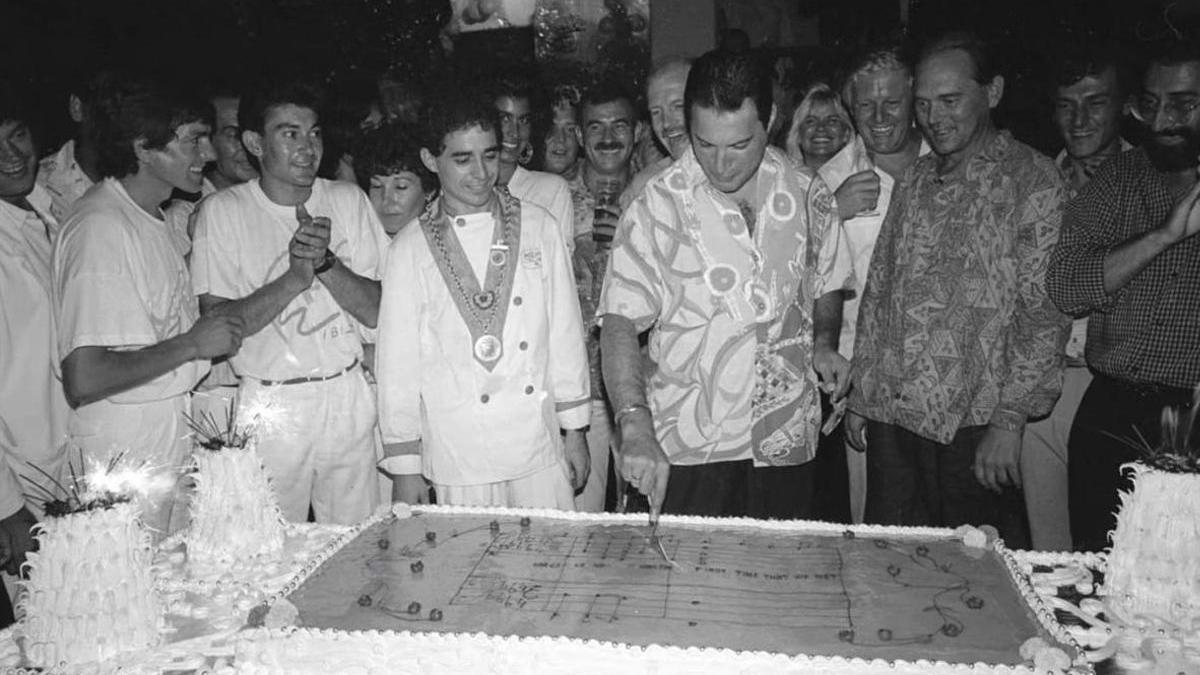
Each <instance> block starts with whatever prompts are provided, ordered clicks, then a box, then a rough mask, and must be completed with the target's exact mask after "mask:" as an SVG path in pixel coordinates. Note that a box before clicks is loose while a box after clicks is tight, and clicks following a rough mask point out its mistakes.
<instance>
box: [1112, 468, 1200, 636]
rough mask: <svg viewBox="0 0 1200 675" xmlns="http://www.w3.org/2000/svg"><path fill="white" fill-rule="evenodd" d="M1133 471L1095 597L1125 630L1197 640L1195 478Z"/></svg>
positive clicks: (1199, 496) (1198, 504)
mask: <svg viewBox="0 0 1200 675" xmlns="http://www.w3.org/2000/svg"><path fill="white" fill-rule="evenodd" d="M1133 471H1134V477H1133V490H1131V491H1130V492H1126V493H1123V494H1122V495H1121V501H1122V506H1121V511H1120V513H1119V514H1118V515H1117V528H1116V530H1114V531H1113V533H1112V552H1111V553H1109V555H1108V572H1107V576H1106V577H1105V581H1104V586H1103V588H1102V589H1101V591H1100V593H1101V595H1103V596H1106V605H1107V606H1108V609H1109V611H1110V612H1112V613H1113V614H1115V615H1116V618H1118V619H1119V620H1120V621H1121V622H1122V623H1124V624H1126V625H1129V626H1136V627H1142V628H1153V629H1155V630H1157V629H1160V628H1162V629H1167V630H1170V631H1172V632H1175V631H1183V632H1184V633H1185V634H1191V635H1196V634H1200V475H1197V474H1192V473H1169V472H1166V471H1162V470H1159V469H1152V468H1150V467H1147V466H1145V465H1143V464H1135V465H1133Z"/></svg>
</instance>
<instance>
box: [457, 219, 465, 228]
mask: <svg viewBox="0 0 1200 675" xmlns="http://www.w3.org/2000/svg"><path fill="white" fill-rule="evenodd" d="M454 224H455V225H457V226H459V227H464V226H466V224H467V220H466V219H465V218H455V219H454Z"/></svg>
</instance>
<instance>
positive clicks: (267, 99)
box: [238, 78, 325, 134]
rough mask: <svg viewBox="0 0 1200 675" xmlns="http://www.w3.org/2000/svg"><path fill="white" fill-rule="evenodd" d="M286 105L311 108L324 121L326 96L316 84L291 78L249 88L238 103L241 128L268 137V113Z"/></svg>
mask: <svg viewBox="0 0 1200 675" xmlns="http://www.w3.org/2000/svg"><path fill="white" fill-rule="evenodd" d="M283 105H294V106H296V107H298V108H308V109H309V110H312V111H313V112H315V113H316V114H317V119H318V120H320V119H321V113H322V112H324V110H325V93H324V91H323V90H322V89H321V88H320V87H318V86H317V85H316V84H314V83H312V82H309V81H306V80H302V79H291V78H278V79H275V78H273V79H268V80H266V81H265V82H262V83H259V84H258V85H255V86H251V87H249V88H248V89H247V90H246V92H245V93H244V94H243V95H242V98H241V100H240V101H239V102H238V126H239V127H241V129H242V130H243V131H253V132H256V133H259V134H263V133H266V131H267V129H266V126H267V111H268V110H270V109H271V108H275V107H278V106H283Z"/></svg>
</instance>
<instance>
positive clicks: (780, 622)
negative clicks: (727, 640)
mask: <svg viewBox="0 0 1200 675" xmlns="http://www.w3.org/2000/svg"><path fill="white" fill-rule="evenodd" d="M614 588H615V587H614V585H613V584H611V583H604V582H600V581H596V582H587V581H555V580H547V579H536V578H516V577H505V576H502V575H492V576H476V577H474V578H472V579H471V580H470V581H469V582H468V584H467V586H466V588H465V589H464V592H463V593H461V594H459V595H458V596H456V597H455V598H454V599H453V600H451V602H450V604H451V605H452V606H453V605H458V606H463V605H465V606H474V605H478V604H483V603H496V604H501V605H503V606H504V607H505V608H507V609H510V610H514V611H522V612H535V613H543V614H546V613H548V614H549V615H550V617H549V618H551V619H555V618H558V617H560V616H563V615H574V616H582V617H584V618H585V619H589V618H590V617H592V615H594V614H596V613H597V612H596V611H595V607H596V604H597V602H598V601H600V600H602V599H608V600H609V601H611V602H612V604H613V605H614V607H613V609H612V610H611V611H610V612H609V613H608V619H607V620H608V621H609V622H610V623H611V622H613V621H616V620H618V619H647V618H657V619H667V620H675V621H688V622H699V621H716V622H719V623H722V624H731V625H744V626H771V627H787V628H818V629H825V628H832V629H840V628H844V627H848V626H849V624H848V623H847V611H846V605H847V603H848V602H849V599H848V598H846V597H845V596H844V595H842V594H841V593H838V592H828V591H812V590H794V591H782V592H781V591H779V590H755V589H747V588H733V587H726V586H719V585H716V586H714V585H706V584H679V583H671V584H669V585H664V584H656V583H649V582H647V583H624V584H621V585H620V586H619V587H616V590H614ZM518 596H519V597H518ZM539 601H540V602H539ZM749 617H753V618H749Z"/></svg>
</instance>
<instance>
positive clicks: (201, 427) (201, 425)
mask: <svg viewBox="0 0 1200 675" xmlns="http://www.w3.org/2000/svg"><path fill="white" fill-rule="evenodd" d="M286 412H287V411H286V410H285V409H284V407H283V406H282V405H280V404H279V401H278V400H277V399H276V397H275V394H274V390H273V389H263V390H260V391H258V392H256V393H255V394H254V395H253V396H251V397H249V398H248V400H246V401H244V402H243V404H242V405H239V404H238V403H237V402H236V401H231V402H230V403H229V408H228V410H227V411H226V413H225V417H224V419H223V420H220V419H218V418H217V416H216V415H213V414H212V413H208V412H206V413H202V414H200V415H199V416H197V417H192V416H190V415H185V419H186V420H187V424H188V426H189V427H191V429H192V433H193V434H194V435H195V437H196V442H197V443H198V444H199V445H200V447H202V448H206V449H208V450H221V449H223V448H244V447H246V446H247V445H248V444H249V443H250V441H251V439H253V438H254V437H255V436H256V435H257V434H259V433H261V432H265V433H268V434H270V433H273V432H277V431H279V430H280V429H281V428H283V426H284V423H285V421H286V419H285V418H286ZM242 420H245V422H244V423H243V422H242Z"/></svg>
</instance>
